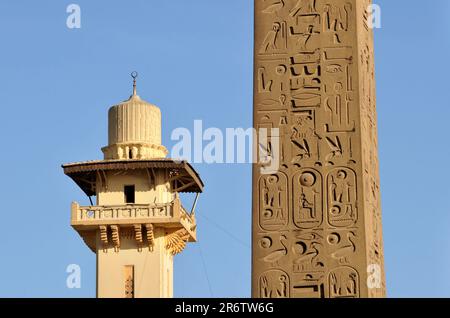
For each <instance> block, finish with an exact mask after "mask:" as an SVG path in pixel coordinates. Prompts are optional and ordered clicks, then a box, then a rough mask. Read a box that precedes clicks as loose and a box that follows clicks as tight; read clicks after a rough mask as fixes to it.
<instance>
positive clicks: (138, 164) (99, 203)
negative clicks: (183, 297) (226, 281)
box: [63, 72, 203, 298]
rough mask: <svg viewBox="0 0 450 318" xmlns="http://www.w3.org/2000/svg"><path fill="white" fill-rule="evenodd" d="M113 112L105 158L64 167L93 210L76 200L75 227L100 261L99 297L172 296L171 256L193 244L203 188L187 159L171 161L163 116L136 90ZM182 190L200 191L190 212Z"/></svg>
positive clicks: (73, 218)
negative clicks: (165, 143)
mask: <svg viewBox="0 0 450 318" xmlns="http://www.w3.org/2000/svg"><path fill="white" fill-rule="evenodd" d="M132 77H133V94H132V95H131V96H130V98H129V99H128V100H126V101H124V102H122V103H120V104H118V105H116V106H113V107H111V108H110V110H109V134H108V135H109V137H108V139H109V143H108V146H106V147H104V148H103V149H102V151H103V153H104V160H99V161H87V162H80V163H72V164H66V165H63V168H64V173H65V174H66V175H68V176H69V177H70V178H72V179H73V180H74V181H75V182H76V183H77V184H78V186H79V187H80V188H81V189H82V190H83V191H84V192H85V193H86V195H87V196H88V197H89V199H91V197H92V196H96V205H94V204H93V203H92V200H91V205H90V206H80V205H79V204H78V203H75V202H74V203H72V211H71V213H72V216H71V225H72V227H73V228H74V229H75V230H76V231H77V232H78V233H79V234H80V236H81V237H82V238H83V240H84V242H85V243H86V245H87V246H88V247H89V248H90V249H91V250H92V251H93V252H94V253H96V256H97V297H101V298H104V297H108V298H133V297H136V298H138V297H139V298H147V297H172V296H173V256H174V255H176V254H178V253H180V252H181V251H183V249H184V248H185V246H186V243H187V242H195V241H196V220H195V211H194V210H195V205H196V202H197V198H198V194H199V193H200V192H202V190H203V183H202V181H201V179H200V177H199V175H198V174H197V172H196V171H195V170H194V169H193V168H192V166H191V165H190V164H189V163H187V162H185V161H176V160H172V159H168V158H166V155H167V153H168V151H167V149H166V148H165V147H164V146H163V145H161V111H160V109H159V108H158V107H156V106H155V105H152V104H149V103H147V102H145V101H144V100H142V99H141V98H140V97H139V96H138V95H137V93H136V78H137V73H136V72H134V73H132ZM179 192H190V193H196V194H197V196H196V198H195V203H194V206H193V207H192V209H191V211H189V212H188V211H187V210H185V209H184V208H183V206H182V205H181V202H180V198H179V195H178V193H179Z"/></svg>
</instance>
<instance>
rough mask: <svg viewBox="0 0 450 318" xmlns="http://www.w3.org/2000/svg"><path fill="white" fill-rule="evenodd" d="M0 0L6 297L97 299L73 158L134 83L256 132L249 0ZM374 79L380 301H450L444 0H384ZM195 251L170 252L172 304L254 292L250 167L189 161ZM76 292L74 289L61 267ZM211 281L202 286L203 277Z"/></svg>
mask: <svg viewBox="0 0 450 318" xmlns="http://www.w3.org/2000/svg"><path fill="white" fill-rule="evenodd" d="M73 2H74V3H77V4H79V5H80V6H81V10H82V16H81V17H82V27H81V29H77V30H70V29H68V28H67V27H66V18H67V13H66V7H67V6H68V5H69V4H70V3H72V2H69V1H50V0H41V1H23V0H14V1H12V0H9V1H6V0H2V1H1V2H0V101H1V102H0V111H1V117H0V118H1V125H0V135H1V136H2V152H1V154H2V155H1V156H0V164H1V167H2V168H3V169H2V171H1V174H0V175H1V178H0V198H1V204H2V207H1V208H0V211H1V212H0V216H1V225H2V229H1V231H0V242H1V243H2V256H3V257H2V261H1V262H0V296H3V297H10V296H16V297H22V296H25V297H94V296H95V256H94V254H93V253H92V252H90V250H89V249H88V248H87V247H86V246H85V245H84V243H83V242H82V240H81V239H80V238H79V237H78V234H77V233H76V232H75V231H73V230H72V229H71V228H70V226H69V222H70V219H69V217H70V202H71V201H73V200H75V201H78V202H80V203H81V204H87V202H88V201H87V198H86V197H85V196H84V195H83V193H82V192H81V191H80V190H79V189H78V188H77V187H76V185H75V184H74V183H73V182H72V181H71V180H70V179H69V178H67V177H66V176H64V174H63V172H62V169H61V168H60V165H61V164H62V163H66V162H73V161H82V160H90V159H100V158H102V154H101V151H100V148H101V147H102V146H105V145H106V143H107V110H108V108H109V107H110V106H111V105H113V104H115V103H117V102H119V101H122V100H124V99H126V98H127V97H128V96H129V94H130V90H131V82H130V77H129V73H130V72H131V71H132V70H138V71H139V73H140V78H139V83H138V89H139V93H140V95H141V97H143V98H145V99H146V100H148V101H150V102H152V103H155V104H157V105H158V106H159V107H160V108H161V110H162V112H163V135H164V136H163V140H164V144H165V145H167V146H168V147H169V148H170V147H171V146H172V145H173V142H172V141H171V140H170V133H171V131H172V130H173V129H174V128H176V127H186V128H190V129H192V128H193V122H194V120H195V119H202V120H203V125H204V126H206V127H218V128H223V129H224V128H226V127H250V126H251V124H252V49H253V43H252V41H253V39H252V38H253V12H252V10H253V3H252V1H250V0H190V1H186V0H171V1H155V0H130V1H126V2H124V1H87V0H84V1H81V0H78V1H73ZM377 3H378V4H379V5H380V6H381V8H382V28H381V29H379V30H376V43H375V44H376V72H377V74H376V76H377V96H378V97H377V98H378V120H379V144H380V165H381V183H382V184H381V186H382V187H381V190H382V203H383V227H384V228H383V229H384V241H385V262H386V271H387V285H388V294H389V296H391V297H410V296H424V297H431V296H436V297H449V296H450V235H449V234H448V233H449V230H448V229H449V228H450V213H449V212H450V200H448V198H449V197H450V182H449V181H450V170H449V169H447V166H448V162H449V158H450V147H448V144H449V138H448V136H450V131H449V129H448V127H449V124H448V118H450V109H449V107H448V106H449V98H448V91H449V81H448V78H447V76H448V74H449V71H450V66H449V64H448V63H446V62H445V61H446V60H447V58H448V56H449V55H450V54H449V53H450V22H449V19H448V15H449V13H450V2H449V1H448V0H433V1H419V0H409V1H407V0H395V1H392V0H378V1H377ZM195 167H196V168H197V169H198V171H199V172H200V174H201V176H202V178H203V179H204V181H205V183H206V189H205V193H204V194H203V195H202V196H201V198H200V201H199V205H198V212H199V214H198V222H199V226H198V236H199V238H200V242H199V243H198V244H192V245H190V246H189V247H188V248H187V249H186V250H185V252H184V253H183V254H181V255H179V256H177V257H176V258H175V296H179V297H204V296H206V297H211V296H214V297H247V296H250V257H251V255H250V253H251V250H250V229H251V222H250V217H251V167H250V165H239V164H235V165H207V164H197V165H195ZM72 263H75V264H79V265H80V266H81V269H82V286H81V287H82V288H81V289H68V288H67V287H66V277H67V274H66V272H65V270H66V267H67V266H68V265H69V264H72ZM208 282H209V283H208Z"/></svg>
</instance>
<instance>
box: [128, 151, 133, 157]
mask: <svg viewBox="0 0 450 318" xmlns="http://www.w3.org/2000/svg"><path fill="white" fill-rule="evenodd" d="M128 159H133V152H132V151H131V149H130V150H129V151H128Z"/></svg>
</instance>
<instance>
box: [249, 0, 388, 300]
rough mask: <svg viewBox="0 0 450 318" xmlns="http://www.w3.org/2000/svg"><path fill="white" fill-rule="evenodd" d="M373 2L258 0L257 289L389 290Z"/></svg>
mask: <svg viewBox="0 0 450 318" xmlns="http://www.w3.org/2000/svg"><path fill="white" fill-rule="evenodd" d="M370 4H371V2H370V0H255V70H254V72H255V78H254V83H255V87H254V90H255V94H254V126H255V128H257V129H259V130H261V128H266V129H269V130H268V131H269V135H268V136H269V138H267V140H262V139H259V148H260V149H267V150H268V151H269V155H271V156H272V157H273V158H275V157H277V156H278V158H279V168H278V169H276V170H273V171H271V172H268V170H264V169H262V168H264V166H263V165H262V164H255V165H254V171H253V255H252V257H253V266H252V268H253V269H252V292H253V296H254V297H330V298H336V297H383V296H385V278H384V262H383V245H382V232H381V230H382V229H381V207H380V194H379V192H380V191H379V175H378V158H377V130H376V110H375V104H376V103H375V79H374V60H373V56H374V53H373V32H372V30H371V28H370V27H369V22H368V21H369V16H368V13H367V10H366V9H367V8H368V6H369V5H370ZM271 128H276V129H279V131H278V133H276V132H273V131H271V130H270V129H271ZM275 135H279V136H280V138H279V142H276V141H277V140H278V139H275V137H276V136H275ZM260 159H261V158H260Z"/></svg>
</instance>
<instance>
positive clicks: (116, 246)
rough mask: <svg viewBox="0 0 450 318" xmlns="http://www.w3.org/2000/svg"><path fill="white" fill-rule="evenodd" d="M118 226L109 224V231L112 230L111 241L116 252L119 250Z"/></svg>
mask: <svg viewBox="0 0 450 318" xmlns="http://www.w3.org/2000/svg"><path fill="white" fill-rule="evenodd" d="M119 230H120V228H119V226H118V225H111V231H112V235H111V236H112V242H113V244H114V250H115V251H116V252H119V250H120V232H119Z"/></svg>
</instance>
